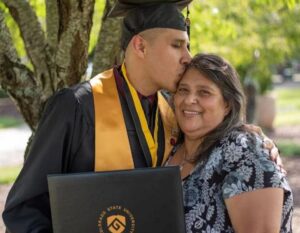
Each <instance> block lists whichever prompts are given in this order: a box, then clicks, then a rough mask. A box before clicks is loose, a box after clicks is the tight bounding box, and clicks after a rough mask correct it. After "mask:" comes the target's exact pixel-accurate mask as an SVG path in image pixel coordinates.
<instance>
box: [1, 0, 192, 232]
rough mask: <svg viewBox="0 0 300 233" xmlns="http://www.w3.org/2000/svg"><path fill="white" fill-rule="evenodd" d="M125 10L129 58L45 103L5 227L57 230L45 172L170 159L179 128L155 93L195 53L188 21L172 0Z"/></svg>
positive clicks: (168, 85) (169, 84)
mask: <svg viewBox="0 0 300 233" xmlns="http://www.w3.org/2000/svg"><path fill="white" fill-rule="evenodd" d="M165 1H167V0H165ZM169 1H173V2H174V0H169ZM122 2H123V6H122V7H121V13H122V9H124V2H126V1H122ZM129 2H130V1H129ZM154 2H157V1H154ZM179 2H180V3H184V4H186V3H188V2H189V1H179ZM119 5H120V4H119ZM119 5H117V7H116V8H115V12H117V13H118V6H119ZM121 5H122V4H121ZM125 5H126V4H125ZM125 8H126V6H125ZM128 11H129V12H128V14H127V15H126V17H125V18H124V24H123V37H122V41H121V44H122V48H124V50H125V60H124V63H123V64H122V65H121V66H119V67H115V68H113V69H111V70H108V71H106V72H104V73H102V74H99V75H98V76H97V77H95V78H93V79H92V80H90V82H85V83H82V84H79V85H77V86H75V87H72V88H68V89H64V90H61V91H59V92H58V93H57V94H56V95H55V96H54V97H52V98H51V99H50V100H49V101H48V103H47V106H46V108H45V111H44V114H43V117H42V119H41V121H40V123H39V127H38V130H37V132H36V135H35V138H34V140H33V143H32V145H31V148H30V151H29V156H28V159H27V160H26V162H25V164H24V167H23V169H22V171H21V173H20V175H19V177H18V178H17V180H16V182H15V184H14V186H13V187H12V189H11V191H10V193H9V195H8V198H7V202H6V206H5V211H4V213H3V220H4V223H5V224H6V227H7V231H8V232H11V233H23V232H24V233H25V232H34V233H37V232H52V224H51V213H50V205H49V194H48V186H47V175H48V174H53V173H74V172H90V171H105V170H116V169H130V168H138V167H155V166H159V165H161V164H162V163H163V162H164V161H165V160H166V158H167V156H168V154H169V152H170V150H171V147H172V142H174V141H175V140H176V128H175V124H174V123H175V121H174V118H173V115H172V110H171V109H170V107H169V106H168V104H167V102H166V99H165V98H164V96H163V95H162V94H160V93H159V94H158V93H157V91H158V90H160V89H167V90H169V91H175V89H176V86H177V82H178V81H179V79H180V78H181V75H182V74H183V72H184V70H185V65H186V64H187V63H188V62H189V61H190V59H191V56H190V53H189V51H188V49H187V46H188V43H189V40H188V36H187V33H186V25H185V19H184V17H183V15H182V14H181V13H180V10H179V9H178V6H177V5H176V4H174V3H159V4H152V5H150V6H149V5H147V6H139V7H136V8H134V9H131V10H128ZM119 13H120V12H119Z"/></svg>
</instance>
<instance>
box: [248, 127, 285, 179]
mask: <svg viewBox="0 0 300 233" xmlns="http://www.w3.org/2000/svg"><path fill="white" fill-rule="evenodd" d="M244 126H245V128H246V129H247V130H249V131H250V132H253V133H256V134H258V135H259V136H261V137H262V138H263V141H264V148H265V149H268V150H269V154H270V159H271V160H272V161H274V162H275V163H276V164H277V166H278V167H279V168H280V171H281V172H282V173H284V174H286V173H287V172H286V170H284V168H283V164H282V160H281V158H280V155H279V153H280V152H279V150H278V148H277V147H276V145H275V143H274V142H273V140H271V139H270V138H268V137H267V136H266V135H265V134H264V133H263V131H262V130H261V128H260V127H258V126H256V125H252V124H245V125H244Z"/></svg>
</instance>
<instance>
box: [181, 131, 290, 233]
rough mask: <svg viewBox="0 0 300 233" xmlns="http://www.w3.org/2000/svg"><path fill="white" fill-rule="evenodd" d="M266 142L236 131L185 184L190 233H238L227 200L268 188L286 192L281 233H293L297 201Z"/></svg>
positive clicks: (197, 167) (230, 134) (186, 217)
mask: <svg viewBox="0 0 300 233" xmlns="http://www.w3.org/2000/svg"><path fill="white" fill-rule="evenodd" d="M262 143H263V142H262V140H261V139H260V138H259V137H257V136H254V135H252V134H250V133H248V132H244V131H239V130H234V131H232V132H231V133H229V134H228V135H227V136H225V137H224V138H223V139H222V140H221V141H220V142H219V143H218V144H217V145H216V146H215V147H214V149H213V150H212V152H211V153H210V155H209V157H208V159H207V160H206V162H202V163H199V164H197V165H196V167H195V169H194V170H193V171H192V172H191V174H190V175H189V176H188V177H186V178H185V179H184V180H183V183H182V184H183V193H184V206H185V221H186V232H187V233H196V232H197V233H198V232H201V233H202V232H203V233H204V232H205V233H209V232H211V233H212V232H218V233H221V232H234V230H233V228H232V224H231V222H230V219H229V215H228V212H227V210H226V206H225V202H224V200H225V199H227V198H230V197H233V196H235V195H238V194H240V193H243V192H249V191H252V190H256V189H262V188H267V187H280V188H282V189H284V203H283V209H282V222H281V231H280V232H281V233H283V232H292V229H291V225H292V224H291V219H292V212H293V197H292V192H291V188H290V187H289V184H288V183H287V181H286V178H285V177H284V175H283V174H282V173H281V172H280V171H279V169H278V167H277V166H276V165H275V163H274V162H272V161H271V160H270V159H269V158H268V151H266V150H265V149H263V145H262Z"/></svg>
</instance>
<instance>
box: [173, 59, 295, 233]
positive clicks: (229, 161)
mask: <svg viewBox="0 0 300 233" xmlns="http://www.w3.org/2000/svg"><path fill="white" fill-rule="evenodd" d="M244 101H245V100H244V94H243V91H242V87H241V84H240V81H239V78H238V75H237V73H236V72H235V70H234V69H233V68H232V67H231V66H230V64H229V63H227V62H226V61H224V60H223V59H222V58H220V57H218V56H215V55H210V54H200V55H196V56H195V57H194V58H193V60H192V62H191V63H190V65H189V66H188V68H187V71H186V72H185V74H184V76H183V78H182V80H181V81H180V83H179V86H178V89H177V92H176V93H175V95H174V107H175V115H176V118H177V121H178V124H179V126H180V128H181V130H182V133H183V135H184V136H182V137H181V140H179V142H178V145H177V146H176V147H175V148H174V150H173V153H172V156H171V157H170V159H169V160H168V162H167V165H179V166H180V169H181V175H182V180H183V191H184V204H185V217H186V229H187V233H190V232H234V231H235V232H241V233H243V232H251V233H253V232H264V233H268V232H270V233H274V232H292V229H291V216H292V202H293V199H292V193H291V189H290V187H289V185H288V183H287V181H286V179H285V177H284V175H283V174H282V173H281V172H280V169H279V168H278V167H277V166H276V165H275V164H274V163H273V162H271V161H270V160H269V159H268V158H267V155H268V153H267V151H265V149H263V146H262V143H263V142H262V140H261V138H260V137H258V136H257V135H254V134H253V133H251V132H249V131H247V129H246V128H244V127H243V123H244V117H243V115H244V109H245V103H244Z"/></svg>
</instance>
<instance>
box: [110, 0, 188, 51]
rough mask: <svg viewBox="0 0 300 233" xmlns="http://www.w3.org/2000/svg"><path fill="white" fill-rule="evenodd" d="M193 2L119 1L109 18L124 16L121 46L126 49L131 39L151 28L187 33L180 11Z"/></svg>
mask: <svg viewBox="0 0 300 233" xmlns="http://www.w3.org/2000/svg"><path fill="white" fill-rule="evenodd" d="M191 1H192V0H117V2H116V4H115V6H114V7H113V8H112V10H111V12H110V13H109V15H108V16H109V17H117V16H124V19H123V27H122V38H121V46H122V49H124V50H125V49H126V48H127V45H128V43H129V42H130V40H131V38H132V37H133V36H134V35H136V34H138V33H140V32H142V31H145V30H147V29H151V28H172V29H177V30H181V31H187V25H186V20H185V18H184V16H183V15H182V13H181V12H180V10H182V9H183V8H184V7H185V6H187V5H188V4H189V3H190V2H191Z"/></svg>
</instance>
